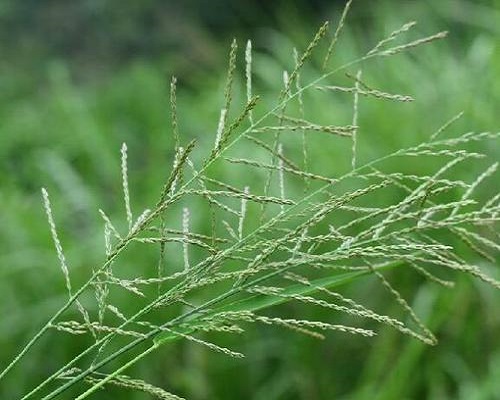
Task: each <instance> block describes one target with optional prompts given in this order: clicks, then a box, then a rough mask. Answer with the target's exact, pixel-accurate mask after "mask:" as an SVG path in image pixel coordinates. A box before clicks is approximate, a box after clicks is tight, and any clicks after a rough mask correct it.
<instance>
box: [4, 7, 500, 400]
mask: <svg viewBox="0 0 500 400" xmlns="http://www.w3.org/2000/svg"><path fill="white" fill-rule="evenodd" d="M341 8H342V2H333V1H320V0H316V1H293V2H292V1H272V2H271V1H265V0H261V1H252V2H244V1H243V2H229V1H227V0H216V1H215V0H214V1H211V2H203V1H199V0H189V1H183V2H174V1H159V0H156V1H155V0H147V1H132V0H122V1H97V0H87V1H73V2H67V1H63V0H54V1H49V0H46V1H40V0H24V1H15V0H2V1H1V2H0V53H1V54H2V57H1V60H0V102H1V103H0V104H1V105H0V167H1V172H0V293H1V302H0V363H1V365H4V364H5V363H6V362H7V361H8V360H10V359H11V358H12V357H13V356H14V355H15V354H16V352H17V351H18V350H19V348H20V346H21V344H22V343H24V342H25V341H26V340H27V339H28V338H30V337H31V336H32V335H33V333H34V332H36V330H37V329H38V328H39V327H40V326H41V325H42V324H43V323H44V322H45V321H46V320H47V319H48V317H49V316H50V315H51V314H52V313H53V312H54V311H56V310H57V309H58V307H59V306H60V305H61V304H62V303H63V301H64V299H65V291H64V284H63V278H62V277H61V274H60V270H59V267H58V265H57V259H56V255H55V251H54V250H53V245H52V243H51V239H50V234H49V230H48V227H47V223H46V218H45V216H44V212H43V208H42V205H41V196H40V188H41V187H42V186H44V187H47V188H48V190H49V192H50V193H51V195H52V196H51V198H52V202H53V208H54V212H55V215H56V220H57V222H58V226H59V230H60V235H61V239H62V241H63V245H64V247H65V250H66V253H67V257H68V259H69V262H70V266H71V270H72V274H73V276H74V279H75V281H76V282H79V281H82V280H83V279H85V277H88V275H89V273H90V271H91V269H92V267H94V266H96V265H98V264H99V263H100V262H101V261H102V258H103V254H102V251H101V249H102V247H103V246H102V234H101V232H102V226H101V221H100V218H99V214H98V212H97V210H98V208H103V209H104V210H106V211H107V212H109V214H111V215H112V217H113V219H114V220H119V221H122V223H123V221H124V213H123V211H122V205H121V194H120V171H119V148H120V145H121V143H122V142H127V144H128V146H129V160H130V165H129V168H130V186H131V193H132V203H133V207H134V209H135V210H138V209H143V208H145V207H148V206H150V205H151V204H153V202H154V201H155V199H156V196H157V194H158V192H159V188H160V187H161V184H162V182H163V181H164V179H165V176H166V174H167V173H168V168H170V167H169V166H170V165H171V161H172V158H173V149H172V144H173V141H172V137H171V133H170V128H169V127H170V116H169V105H168V87H169V82H170V77H171V76H172V75H176V76H177V77H178V78H179V85H178V90H179V93H178V97H179V98H178V107H179V120H180V131H181V135H182V138H183V141H184V143H187V141H188V140H189V139H191V138H193V137H197V138H205V139H203V140H209V142H211V141H212V140H213V139H212V138H213V135H214V132H215V130H216V127H217V119H218V113H219V110H220V107H221V106H222V104H223V93H222V92H223V85H224V76H225V69H226V65H227V54H228V49H229V44H230V42H231V40H232V38H233V37H236V38H237V40H238V42H239V45H240V52H239V57H240V61H239V63H238V66H239V77H238V82H237V83H238V87H239V89H240V95H239V96H237V100H239V101H240V103H241V100H242V95H241V93H242V87H243V85H244V80H243V66H244V64H243V62H242V61H241V60H242V59H243V52H242V50H241V49H242V48H244V44H245V42H246V40H247V39H248V38H251V39H252V41H253V44H254V50H255V53H254V60H255V64H254V74H255V76H254V85H255V86H254V91H255V93H262V94H268V93H278V92H279V90H280V87H281V85H282V83H281V76H282V71H283V69H284V68H288V69H289V70H290V68H291V66H292V65H293V57H292V48H293V47H294V46H295V47H297V48H298V49H304V48H305V46H306V45H307V43H308V42H309V40H310V38H311V37H312V35H313V33H314V32H315V31H316V29H317V27H318V26H319V25H320V24H321V23H322V22H323V21H324V20H326V19H329V20H331V21H332V23H333V25H335V24H336V22H337V21H338V18H339V15H340V10H341ZM410 20H416V21H418V22H419V24H418V26H417V28H416V30H415V32H413V33H412V34H411V35H409V37H411V38H412V39H413V38H416V37H418V35H424V36H425V35H428V34H432V33H434V32H437V31H441V30H449V31H450V35H449V38H448V39H446V40H445V41H442V42H439V43H434V44H432V45H429V46H426V47H425V48H422V49H416V50H414V51H412V52H411V53H409V54H406V55H399V56H397V57H395V58H394V59H392V58H391V59H388V60H383V61H375V62H372V63H370V64H367V65H366V66H363V69H364V72H363V76H364V79H365V80H366V81H367V82H369V83H370V84H371V85H372V86H374V87H377V88H380V89H382V90H387V91H391V92H400V93H404V94H411V95H412V96H414V97H415V98H416V99H417V101H416V102H414V103H412V104H403V105H400V104H387V103H380V102H377V101H369V100H366V101H362V103H361V105H360V107H361V108H360V126H361V131H360V143H359V147H360V158H361V159H362V160H365V161H366V160H369V159H373V158H375V157H376V156H381V155H383V154H387V153H389V152H390V151H393V150H395V149H397V148H399V147H401V146H408V145H411V144H414V143H417V142H418V141H419V140H422V139H424V138H425V137H428V135H429V134H430V133H432V132H433V131H434V130H436V129H437V128H438V127H439V126H440V125H441V124H442V123H443V122H445V121H446V120H448V119H449V118H451V117H452V116H453V115H455V114H457V113H458V112H459V111H462V110H464V111H465V115H464V117H463V118H462V119H461V120H460V121H459V122H458V123H457V124H456V125H454V127H453V132H456V133H461V132H466V131H467V130H477V131H486V130H492V131H494V130H498V127H499V126H500V124H499V121H498V117H497V115H498V111H499V110H500V80H499V79H498V77H499V76H500V40H499V39H500V2H499V1H493V0H490V1H487V0H485V1H474V2H472V1H461V0H450V1H447V0H437V1H430V0H429V1H397V2H396V1H378V2H367V1H354V3H353V7H352V12H351V14H350V15H349V16H348V19H347V26H346V29H345V30H344V32H343V33H342V35H341V38H340V42H339V45H338V49H337V51H336V53H335V55H334V58H333V60H332V65H340V64H341V63H342V62H346V61H349V60H351V59H354V58H356V57H358V56H360V55H362V54H364V52H366V51H367V50H368V49H370V48H371V47H373V45H374V44H375V43H376V42H378V41H379V40H380V39H381V38H383V37H385V36H386V35H387V34H388V33H390V32H391V31H393V30H394V29H396V28H398V27H399V26H401V25H402V24H403V23H405V22H407V21H410ZM417 34H418V35H417ZM319 60H321V57H318V58H317V59H314V60H313V62H312V64H311V65H310V66H308V67H307V68H306V69H305V71H304V76H303V78H304V80H305V81H307V80H308V79H309V78H310V77H314V76H317V73H318V65H319ZM352 72H354V73H355V70H354V71H352ZM343 79H344V81H345V78H343V77H339V81H340V82H342V80H343ZM334 82H335V81H334ZM335 83H337V82H335ZM351 112H352V106H351V102H350V100H347V101H346V100H345V98H342V97H328V96H325V95H322V94H317V95H315V96H311V97H310V98H309V99H308V102H307V103H306V115H307V116H308V117H309V119H311V120H315V119H320V120H325V119H326V120H327V121H331V120H332V119H334V120H335V121H342V122H341V123H343V122H344V121H346V120H347V121H348V119H349V118H350V115H351ZM207 136H208V137H209V139H206V137H207ZM311 146H312V147H311V148H312V150H314V163H315V164H316V165H317V166H319V167H317V170H318V169H319V170H320V171H323V172H329V173H331V174H333V175H338V174H340V173H341V172H342V169H344V170H345V168H346V166H347V165H348V161H349V160H348V159H346V157H345V155H344V154H345V149H346V148H345V147H342V146H338V147H337V146H335V145H332V148H329V149H328V150H324V149H323V148H322V147H321V146H316V147H315V146H314V144H312V145H311ZM481 151H483V152H486V153H487V154H489V156H490V162H491V160H498V159H499V158H500V157H499V155H500V152H499V150H498V147H491V143H490V147H489V148H488V147H483V148H481ZM339 159H345V160H344V161H339V162H337V160H339ZM332 160H335V162H336V164H337V163H338V165H334V164H333V163H332ZM404 168H405V169H406V168H408V170H409V171H412V172H413V173H418V172H419V169H421V170H422V171H423V172H425V166H419V165H409V166H404ZM457 173H460V174H462V175H461V176H460V178H461V179H462V178H463V179H465V180H470V179H471V178H472V177H473V176H474V174H475V173H477V171H470V170H467V169H463V170H461V171H459V172H457ZM497 177H498V176H497ZM491 182H492V181H490V186H489V187H486V188H484V189H483V191H482V192H481V193H482V194H483V195H484V196H486V195H487V194H489V193H490V194H491V193H492V192H494V191H495V190H498V185H496V187H494V186H495V185H494V184H492V183H491ZM493 182H494V181H493ZM193 224H194V227H193V229H194V230H196V229H199V230H201V231H203V229H204V228H203V226H204V225H207V224H209V221H208V219H207V220H203V219H201V218H200V219H199V220H196V221H194V222H193ZM96 249H97V250H96ZM127 262H129V263H130V264H133V263H135V264H136V265H138V264H141V265H142V264H147V263H154V256H153V255H151V254H135V255H134V256H133V257H131V259H130V260H127ZM179 262H181V258H180V256H179ZM490 272H491V273H492V274H493V275H494V276H496V277H497V278H498V277H499V273H498V271H497V270H495V269H491V271H490ZM397 279H398V280H399V281H398V287H399V288H400V289H401V290H402V292H403V293H405V295H406V297H407V299H408V300H409V302H410V303H411V304H412V305H413V307H414V308H415V310H416V312H417V313H418V314H419V315H420V316H421V317H422V318H423V320H424V321H426V322H427V323H428V324H429V326H430V327H431V328H432V329H433V331H434V332H435V333H436V335H437V337H438V338H439V340H440V344H439V345H438V346H437V347H433V348H431V347H426V346H425V345H422V344H421V343H418V342H416V341H414V340H412V339H409V338H407V337H402V336H401V335H400V334H399V333H396V332H394V331H392V330H390V329H386V328H381V329H380V332H379V335H378V336H377V337H376V338H374V339H362V338H358V337H351V336H346V335H342V334H331V335H329V336H328V338H327V339H326V340H324V341H315V340H313V339H310V338H307V337H301V336H298V335H297V334H295V333H293V332H288V331H283V330H280V329H277V328H266V327H256V328H250V327H249V331H248V333H247V334H246V335H245V336H243V337H239V338H236V339H235V338H226V337H222V338H218V339H217V340H218V342H219V343H220V342H222V344H226V345H235V346H238V348H239V349H240V350H241V351H243V352H244V353H246V355H247V358H246V359H244V360H242V361H240V360H234V359H229V358H225V357H224V356H222V355H219V354H215V353H211V352H209V351H208V350H205V349H203V348H199V347H197V346H194V345H192V344H189V343H177V344H176V345H175V346H171V347H169V348H165V349H162V350H161V351H160V352H158V353H157V354H155V355H153V356H151V357H149V358H148V359H146V360H144V362H142V363H141V364H140V365H138V366H137V367H135V368H134V369H133V370H132V371H130V374H131V375H132V376H137V377H140V378H143V379H145V380H147V381H150V382H151V383H154V384H157V385H159V386H162V387H165V388H166V389H168V390H171V391H173V392H175V393H178V394H180V395H183V396H186V397H187V398H189V399H193V400H197V399H200V400H201V399H222V400H224V399H234V398H241V399H252V400H273V399H292V400H293V399H311V400H314V399H337V398H338V399H359V400H361V399H427V398H428V399H468V400H469V399H484V400H489V399H500V314H499V313H498V304H499V303H498V302H499V300H500V296H499V294H498V292H495V291H494V290H493V289H492V288H490V287H488V286H486V285H485V284H482V283H480V282H478V281H475V280H472V279H469V278H467V277H458V280H457V285H456V287H455V288H454V289H443V288H439V287H436V286H435V285H433V284H431V283H424V282H422V281H421V280H416V279H415V277H414V276H413V275H408V276H406V275H405V274H401V275H400V276H397ZM377 289H378V286H376V284H375V282H374V281H370V280H366V281H365V282H360V283H358V284H354V285H352V287H349V288H345V293H346V295H350V296H352V297H354V298H355V299H357V300H358V301H360V302H362V303H364V304H366V305H369V306H370V307H372V308H374V309H376V310H381V311H383V313H385V314H397V311H396V309H397V305H396V304H394V302H393V301H391V300H389V299H387V298H385V297H384V296H378V295H376V294H375V295H374V293H377ZM124 307H125V305H124ZM284 307H285V308H284V310H286V311H287V313H288V314H289V315H297V316H300V317H304V318H305V317H310V318H317V319H328V318H329V316H328V314H325V311H322V310H319V311H318V310H311V309H303V308H301V307H300V306H297V305H293V306H284ZM84 344H85V342H84V341H81V340H80V339H78V340H75V339H74V338H73V337H71V336H66V335H63V334H59V333H54V332H51V333H50V334H49V335H47V337H45V338H44V339H43V340H42V341H41V342H40V343H39V344H38V345H37V346H36V348H35V349H34V350H33V351H32V353H30V355H29V356H28V357H27V358H26V359H25V360H24V361H23V362H22V363H21V364H20V366H19V367H18V368H17V369H16V370H15V372H13V374H12V376H10V377H9V378H8V379H6V380H5V382H4V383H2V385H1V386H0V394H1V397H2V398H5V399H10V398H12V399H14V398H18V396H19V395H20V394H21V393H24V392H26V391H27V390H28V389H29V388H30V387H32V386H33V385H34V384H35V383H36V382H38V381H39V380H40V379H42V378H43V377H44V376H45V375H46V373H47V372H48V371H51V370H53V369H54V368H55V367H56V366H58V365H61V363H62V362H63V361H68V360H69V359H70V357H71V354H73V355H74V354H77V353H78V350H79V349H81V348H82V347H81V346H83V345H84ZM66 396H68V397H64V395H63V396H62V397H61V398H70V397H69V396H70V395H69V394H66ZM94 397H95V398H99V399H108V398H120V399H145V398H148V397H147V396H145V395H143V394H140V393H133V392H126V391H123V390H115V389H112V390H110V391H109V392H107V393H106V394H104V392H103V393H97V394H96V395H95V396H94Z"/></svg>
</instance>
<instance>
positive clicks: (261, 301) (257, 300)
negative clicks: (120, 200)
mask: <svg viewBox="0 0 500 400" xmlns="http://www.w3.org/2000/svg"><path fill="white" fill-rule="evenodd" d="M403 264H405V261H393V262H390V263H387V264H382V265H380V266H378V267H374V269H376V270H377V271H384V270H387V269H392V268H395V267H399V266H401V265H403ZM370 273H371V270H369V269H366V270H363V271H355V272H346V273H341V274H337V275H332V276H328V277H326V278H319V279H315V280H312V281H310V283H311V285H309V286H305V285H301V284H294V285H290V286H288V287H286V288H284V289H283V291H282V294H283V295H285V296H272V295H263V294H254V295H251V296H249V297H246V298H244V299H240V300H235V301H233V302H231V303H228V304H224V305H221V306H219V307H216V308H213V309H212V311H211V312H210V313H208V314H204V317H207V316H208V317H209V316H213V315H216V314H219V313H221V312H238V311H252V312H253V311H258V310H262V309H264V308H268V307H271V306H275V305H278V304H281V303H285V302H288V301H290V300H291V299H290V298H287V297H288V296H290V295H307V294H313V293H315V292H317V291H318V288H326V289H331V288H334V287H338V286H342V285H347V284H348V283H351V282H352V281H354V280H356V279H358V278H360V277H362V276H365V275H368V274H370ZM195 323H196V320H192V321H191V324H190V322H186V323H183V324H182V325H181V326H178V327H175V331H176V332H179V333H182V334H189V333H192V332H194V331H195V330H196V327H195V326H194V325H195ZM180 338H181V336H180V335H176V334H175V333H174V332H164V333H160V334H158V335H157V336H156V337H155V338H154V342H155V343H156V344H158V345H161V344H165V343H167V342H170V341H173V340H176V339H180Z"/></svg>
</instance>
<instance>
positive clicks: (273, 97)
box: [0, 2, 500, 400]
mask: <svg viewBox="0 0 500 400" xmlns="http://www.w3.org/2000/svg"><path fill="white" fill-rule="evenodd" d="M350 3H351V2H349V3H348V6H347V7H346V10H347V8H348V7H349V5H350ZM464 4H468V3H464ZM355 6H356V5H355V4H354V5H353V7H355ZM471 7H472V6H471ZM483 7H484V6H481V7H478V8H474V7H473V8H472V9H473V10H475V11H476V12H477V15H476V19H475V21H476V22H481V21H487V20H488V15H487V14H485V12H486V11H485V10H486V9H485V8H483ZM418 10H420V12H422V8H419V7H418V6H414V8H413V9H411V10H409V11H407V12H408V13H411V14H412V16H411V19H409V20H410V21H411V20H412V19H413V17H414V15H413V13H414V14H418V13H417V11H418ZM436 10H437V9H436ZM375 11H376V12H377V14H376V16H375V18H374V19H373V20H374V21H377V22H376V23H372V24H370V26H369V30H370V32H369V33H368V32H367V31H366V30H363V29H361V25H357V24H356V19H355V20H354V21H352V26H351V25H350V21H349V18H350V14H349V13H347V12H346V13H345V14H344V16H343V17H340V14H338V15H336V16H335V19H334V21H333V23H332V24H330V26H327V24H324V25H322V26H321V28H320V29H319V30H317V33H316V35H315V36H313V38H312V40H311V39H310V38H309V39H306V37H307V36H310V35H307V34H306V33H305V32H307V31H309V29H308V28H307V27H301V26H300V24H298V23H297V21H295V20H294V19H293V18H292V17H289V18H287V19H286V21H285V22H284V23H283V29H282V31H283V32H288V34H287V35H285V34H282V33H278V32H277V31H276V32H272V33H269V35H268V37H267V38H266V40H267V42H266V44H265V45H262V44H258V43H257V42H256V41H255V40H254V41H253V43H250V42H248V43H245V42H243V41H234V42H233V43H232V45H231V46H230V49H229V50H228V51H229V56H228V57H225V58H224V60H225V61H224V62H225V63H226V64H228V65H227V66H226V67H225V72H224V74H222V73H221V74H219V75H217V74H210V76H208V74H207V75H204V76H201V73H200V75H199V76H198V77H197V78H196V79H193V80H187V79H185V78H184V79H182V80H179V81H177V80H176V79H175V78H174V79H172V80H171V81H170V79H167V78H166V77H165V75H164V74H163V73H162V72H161V68H160V67H159V66H158V64H155V63H149V62H145V61H136V62H133V63H131V64H130V65H127V66H125V67H123V69H121V70H119V71H117V73H116V74H114V75H113V76H112V77H110V78H109V79H105V80H103V81H100V82H93V83H86V84H76V83H75V82H74V79H73V77H72V76H71V73H70V72H69V71H68V69H67V68H66V66H65V65H64V63H51V64H48V66H47V76H48V77H49V79H48V80H47V82H48V83H47V85H46V86H45V87H44V89H43V90H42V91H40V92H38V93H36V94H33V95H30V96H27V97H24V98H20V97H16V96H12V95H11V93H10V94H9V92H8V91H7V92H6V94H4V96H5V99H6V100H10V101H8V102H7V101H6V102H4V106H3V107H2V109H0V113H1V121H2V122H1V126H0V129H1V131H2V136H1V139H0V140H1V143H0V144H1V146H0V152H2V153H0V160H1V163H2V170H3V171H4V173H3V174H2V175H0V179H1V181H0V182H1V191H0V201H1V203H2V214H1V227H0V235H1V238H2V240H1V242H0V243H1V244H0V246H1V250H2V251H1V259H2V265H3V268H2V269H1V270H0V276H1V277H2V280H1V281H0V288H1V292H2V323H1V324H0V348H1V349H2V350H1V353H0V355H1V357H0V361H1V367H2V368H1V369H2V370H4V368H5V367H6V369H5V370H4V372H3V373H1V372H0V373H1V374H2V375H1V378H0V394H2V395H3V397H5V398H33V399H34V398H37V399H38V398H43V399H51V398H78V399H83V398H86V397H87V396H89V397H90V395H91V394H93V396H94V398H113V397H116V398H127V399H128V398H130V399H145V398H151V396H152V395H155V396H156V397H158V398H164V399H177V398H178V397H177V396H182V397H185V398H187V399H193V400H195V399H226V398H227V399H230V398H236V397H240V398H245V399H246V398H248V399H255V400H259V399H331V398H345V399H373V398H379V399H400V398H431V399H446V398H449V399H456V398H463V399H494V398H496V397H495V396H498V393H499V390H498V383H497V382H498V381H499V379H500V377H499V376H498V371H499V370H500V369H499V367H500V352H499V351H498V344H499V339H498V338H497V336H498V335H496V332H498V329H499V328H500V319H499V317H498V316H497V315H496V313H495V312H494V310H495V304H496V302H497V301H498V288H499V287H500V282H499V278H500V275H499V273H498V269H497V267H498V250H499V244H498V239H499V237H498V230H497V228H498V219H499V216H500V213H499V211H500V204H499V198H498V185H497V184H495V182H497V181H498V172H497V170H496V168H497V164H496V161H497V160H498V159H499V150H498V136H499V132H498V122H497V121H495V118H496V116H495V110H496V108H498V104H499V97H498V93H500V90H499V89H500V87H499V86H500V83H499V82H497V81H495V79H494V77H495V76H497V75H498V73H499V72H500V52H499V48H498V44H497V43H498V32H495V31H494V28H491V27H490V26H489V25H487V24H484V27H483V30H482V31H481V32H480V33H477V32H476V33H475V34H473V33H472V31H467V30H464V32H462V33H461V36H460V40H458V38H457V37H454V34H453V32H452V34H451V35H450V36H451V37H449V38H446V39H445V40H441V39H443V38H444V37H445V36H446V35H445V34H444V33H436V32H438V31H439V30H440V29H439V28H440V26H439V23H438V22H436V21H433V20H430V19H429V18H427V19H425V18H423V20H424V21H425V23H424V24H422V25H420V24H417V25H415V24H414V23H412V22H410V23H408V20H407V19H405V16H404V15H403V14H404V10H401V12H399V10H393V9H392V8H391V9H390V11H391V12H389V10H388V8H386V6H385V5H384V4H381V5H380V6H379V7H378V8H377V9H376V10H375ZM393 11H394V12H393ZM396 11H397V12H396ZM425 11H426V12H430V10H429V9H427V10H425ZM437 11H439V10H437ZM422 13H423V12H422ZM481 13H482V14H481ZM434 15H438V14H437V13H436V14H434ZM480 16H482V17H480ZM344 17H346V19H345V24H344V23H343V22H344V20H343V18H344ZM339 18H340V21H341V22H340V23H339ZM358 22H359V21H358ZM436 26H438V28H437V29H436ZM292 28H293V29H292ZM457 36H458V35H457ZM375 37H376V39H374V38H375ZM458 43H460V44H461V48H460V49H458V48H456V47H457V44H458ZM252 44H253V47H254V49H252ZM463 44H465V45H463ZM245 45H246V47H245ZM295 48H296V50H295ZM325 55H327V56H326V57H325ZM324 66H325V67H324ZM221 68H224V67H223V66H222V61H221ZM284 71H285V72H284ZM12 91H15V90H14V89H12ZM9 96H10V98H9ZM122 143H126V145H124V144H122ZM120 149H121V151H120ZM120 160H121V161H120ZM41 187H44V188H46V189H43V190H42V196H41V195H40V188H41ZM49 194H50V197H49ZM42 200H43V201H42ZM44 208H45V209H44ZM47 218H48V221H49V224H47ZM54 244H55V247H56V250H54ZM58 259H59V261H58ZM58 263H59V264H60V268H58V267H57V264H58ZM61 270H62V274H61ZM68 299H69V300H68ZM47 321H49V322H48V323H47ZM271 325H273V326H271ZM283 328H288V329H283ZM68 333H71V334H68ZM33 338H34V339H33ZM318 339H323V340H318ZM26 343H29V344H28V346H27V347H25V348H24V349H25V350H26V353H25V354H24V353H23V352H21V351H23V350H22V349H23V346H24V345H25V344H26ZM218 353H220V354H218ZM243 355H244V356H245V358H243V357H242V356H243ZM19 356H22V357H20V358H16V357H19ZM228 356H229V357H228ZM231 356H232V357H231ZM12 360H14V361H13V363H12V364H9V363H10V362H11V361H12ZM68 363H69V364H68ZM128 376H131V377H133V378H129V377H128ZM146 382H148V383H146ZM37 385H39V386H37ZM101 386H104V388H105V391H102V390H101ZM160 388H162V389H160ZM63 390H64V392H63ZM30 391H32V392H31V396H27V397H23V396H25V395H27V393H29V392H30ZM94 391H95V393H94ZM170 393H175V395H173V394H170ZM44 396H45V397H44Z"/></svg>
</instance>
